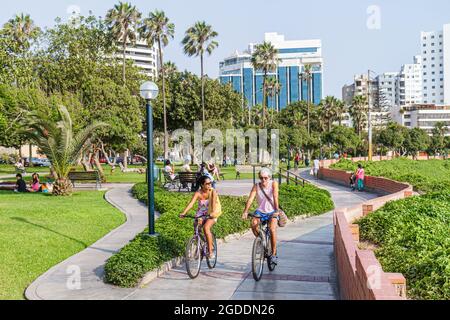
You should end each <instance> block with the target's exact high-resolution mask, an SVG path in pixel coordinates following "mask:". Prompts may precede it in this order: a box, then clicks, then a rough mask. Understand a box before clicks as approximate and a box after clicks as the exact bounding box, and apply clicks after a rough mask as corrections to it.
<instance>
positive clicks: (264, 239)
mask: <svg viewBox="0 0 450 320" xmlns="http://www.w3.org/2000/svg"><path fill="white" fill-rule="evenodd" d="M249 216H251V217H254V218H258V219H259V228H258V230H259V235H258V236H257V237H256V238H255V241H254V242H253V250H252V274H253V278H254V279H255V280H256V281H259V280H261V278H262V275H263V271H264V260H265V259H267V266H268V268H269V270H270V271H273V270H275V268H276V266H277V265H276V263H274V262H273V261H272V242H271V236H270V229H269V220H270V219H271V217H270V216H264V217H260V216H257V215H254V214H249Z"/></svg>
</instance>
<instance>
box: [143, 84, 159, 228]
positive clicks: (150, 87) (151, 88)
mask: <svg viewBox="0 0 450 320" xmlns="http://www.w3.org/2000/svg"><path fill="white" fill-rule="evenodd" d="M158 93H159V90H158V86H157V85H156V84H155V83H153V82H150V81H146V82H144V83H143V84H142V85H141V88H140V94H141V97H142V98H143V99H145V101H146V112H147V191H148V198H147V199H148V234H149V236H151V237H155V236H157V234H156V233H155V189H154V172H153V110H152V106H151V104H150V100H152V99H156V97H157V96H158Z"/></svg>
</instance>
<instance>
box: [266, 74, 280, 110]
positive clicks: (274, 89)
mask: <svg viewBox="0 0 450 320" xmlns="http://www.w3.org/2000/svg"><path fill="white" fill-rule="evenodd" d="M280 91H281V84H280V82H278V80H277V79H276V78H275V77H271V78H269V79H267V82H266V92H267V95H268V96H269V97H270V98H271V99H273V108H275V106H276V98H277V96H278V94H279V93H280ZM276 111H277V112H279V111H280V110H279V109H278V108H277V110H276Z"/></svg>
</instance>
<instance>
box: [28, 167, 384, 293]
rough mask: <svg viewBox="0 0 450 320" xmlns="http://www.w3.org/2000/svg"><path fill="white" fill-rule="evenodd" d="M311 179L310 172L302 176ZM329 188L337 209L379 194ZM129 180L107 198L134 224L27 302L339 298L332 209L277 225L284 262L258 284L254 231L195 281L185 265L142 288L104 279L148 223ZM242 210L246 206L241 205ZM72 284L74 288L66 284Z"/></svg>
mask: <svg viewBox="0 0 450 320" xmlns="http://www.w3.org/2000/svg"><path fill="white" fill-rule="evenodd" d="M302 176H304V177H305V178H307V179H310V176H308V175H307V174H306V172H305V173H302ZM313 183H315V184H317V185H318V186H319V187H323V188H326V189H327V190H329V191H330V192H331V194H332V196H333V200H334V202H335V204H336V207H342V206H352V205H355V204H357V203H361V202H363V201H365V200H367V199H370V198H374V197H376V195H374V194H369V193H352V192H350V191H349V190H348V189H347V188H345V187H342V186H338V185H335V184H332V183H328V182H324V181H318V182H316V181H313ZM251 185H252V181H251V180H242V181H240V182H239V183H236V182H233V181H223V182H221V183H220V184H219V192H220V193H221V194H231V195H237V196H240V195H247V194H248V193H249V191H250V188H251ZM129 188H130V185H117V186H114V188H113V189H112V190H111V191H109V192H108V193H107V199H108V201H110V202H112V203H113V204H114V205H115V206H116V207H118V208H119V209H121V210H122V211H123V212H125V213H126V215H127V218H128V221H127V223H126V224H124V225H123V226H122V227H120V228H118V229H116V230H114V231H113V232H111V233H110V234H109V235H107V236H106V237H105V238H103V239H101V240H99V241H98V242H97V243H95V244H94V245H93V246H91V247H90V248H88V249H86V250H84V251H82V252H80V253H79V254H77V255H75V256H73V257H71V258H69V259H68V260H66V261H64V262H62V263H61V264H59V265H57V266H55V267H53V268H52V269H50V270H49V271H48V272H47V273H45V274H44V275H42V276H41V277H39V278H38V279H37V280H36V281H35V282H34V283H33V284H32V285H31V286H30V287H29V288H28V289H27V293H26V295H27V298H29V299H83V300H88V299H134V300H141V299H145V300H150V299H152V300H153V299H154V300H156V299H162V300H167V299H186V300H189V299H199V300H201V299H204V298H205V296H207V297H208V299H232V300H240V299H250V300H258V299H261V300H270V299H278V300H281V299H302V300H303V299H327V300H330V299H336V298H337V297H338V293H337V287H336V279H335V274H334V253H333V225H332V224H333V221H332V212H329V213H326V214H324V215H322V216H317V217H312V218H309V219H306V220H303V221H299V222H296V223H291V224H289V225H288V226H287V227H285V228H283V229H279V265H278V266H277V268H276V270H275V271H274V272H272V273H269V272H268V269H267V268H265V274H264V276H263V279H262V280H261V281H260V282H255V281H254V280H253V277H252V275H251V266H250V260H251V248H252V243H253V239H254V237H253V235H252V234H251V233H250V232H248V233H246V234H245V235H244V236H243V237H242V238H241V239H239V240H232V241H229V242H227V243H223V244H221V245H219V251H218V258H219V260H218V263H217V267H216V269H214V270H208V269H207V267H206V264H205V263H203V268H202V271H201V273H200V276H199V277H198V278H197V279H195V280H190V279H189V277H188V276H187V274H186V271H185V268H184V266H182V267H178V268H175V269H173V270H171V271H170V272H167V273H166V274H165V275H163V276H162V277H159V278H157V279H156V280H154V281H152V282H151V283H150V284H149V285H148V286H147V287H145V288H139V289H120V288H116V287H113V286H110V285H107V284H105V283H103V280H102V276H103V265H104V263H105V261H106V260H107V259H108V258H109V257H110V256H111V255H112V254H113V253H115V252H116V251H117V250H119V249H120V248H121V247H123V246H124V245H125V244H126V243H127V242H128V241H129V240H131V239H132V238H133V237H134V235H135V234H137V233H139V232H141V231H142V230H143V229H144V228H145V226H146V224H147V215H146V208H145V207H144V206H143V205H142V204H140V203H139V202H138V201H137V200H135V199H133V198H132V197H131V195H130V194H129V193H128V191H129ZM237 210H242V208H237ZM70 266H79V267H80V269H81V289H79V290H73V289H70V287H72V286H71V285H70V284H71V282H70V281H71V279H72V278H71V275H72V274H70V272H69V273H68V270H70V269H68V267H70ZM68 284H69V285H68Z"/></svg>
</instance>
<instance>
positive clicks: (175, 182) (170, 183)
mask: <svg viewBox="0 0 450 320" xmlns="http://www.w3.org/2000/svg"><path fill="white" fill-rule="evenodd" d="M163 173H164V184H163V188H166V189H170V188H172V187H173V188H179V187H180V185H179V184H180V178H179V177H178V176H176V177H175V178H174V179H172V178H171V176H170V174H169V173H168V172H166V171H163Z"/></svg>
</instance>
